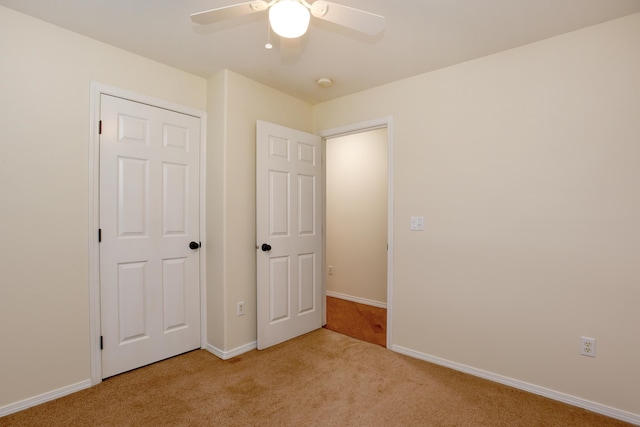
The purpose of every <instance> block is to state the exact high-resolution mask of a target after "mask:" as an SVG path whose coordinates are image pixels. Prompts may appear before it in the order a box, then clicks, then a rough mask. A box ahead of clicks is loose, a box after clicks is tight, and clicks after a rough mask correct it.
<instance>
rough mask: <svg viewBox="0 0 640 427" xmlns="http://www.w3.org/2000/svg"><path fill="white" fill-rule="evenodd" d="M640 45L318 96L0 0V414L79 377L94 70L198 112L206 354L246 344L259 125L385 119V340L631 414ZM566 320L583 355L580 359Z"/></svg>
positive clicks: (608, 33)
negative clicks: (200, 72)
mask: <svg viewBox="0 0 640 427" xmlns="http://www.w3.org/2000/svg"><path fill="white" fill-rule="evenodd" d="M639 45H640V15H633V16H631V17H627V18H623V19H620V20H616V21H612V22H610V23H606V24H603V25H600V26H596V27H591V28H588V29H585V30H581V31H577V32H575V33H571V34H567V35H564V36H561V37H556V38H553V39H550V40H547V41H543V42H540V43H536V44H532V45H529V46H525V47H522V48H518V49H514V50H510V51H507V52H504V53H501V54H498V55H493V56H490V57H486V58H482V59H479V60H475V61H471V62H468V63H465V64H461V65H458V66H455V67H450V68H447V69H444V70H440V71H437V72H432V73H428V74H425V75H422V76H418V77H415V78H411V79H407V80H403V81H399V82H396V83H393V84H389V85H385V86H382V87H379V88H376V89H373V90H369V91H366V92H362V93H359V94H356V95H352V96H348V97H344V98H341V99H338V100H335V101H332V102H327V103H324V104H320V105H317V106H315V107H312V106H310V105H309V104H306V103H304V102H302V101H299V100H296V99H294V98H291V97H289V96H288V95H284V94H282V93H280V92H277V91H275V90H273V89H270V88H267V87H265V86H262V85H260V84H258V83H255V82H252V81H250V80H248V79H246V78H244V77H242V76H239V75H237V74H234V73H231V72H227V71H225V72H222V73H219V74H218V75H216V76H213V77H212V78H210V79H209V80H208V81H205V80H204V79H201V78H198V77H194V76H192V75H189V74H186V73H183V72H180V71H177V70H175V69H172V68H169V67H166V66H163V65H160V64H158V63H154V62H152V61H150V60H147V59H144V58H141V57H139V56H136V55H133V54H129V53H127V52H124V51H121V50H118V49H116V48H113V47H110V46H108V45H104V44H101V43H98V42H95V41H92V40H90V39H87V38H84V37H81V36H79V35H76V34H73V33H70V32H68V31H64V30H61V29H59V28H57V27H54V26H51V25H49V24H45V23H43V22H41V21H37V20H34V19H31V18H29V17H26V16H24V15H21V14H18V13H15V12H13V11H11V10H8V9H5V8H3V7H0V58H1V61H2V66H0V85H1V87H0V89H1V90H0V93H1V94H2V96H1V101H0V129H2V130H3V138H2V144H0V200H1V201H0V203H1V209H2V215H1V218H2V222H1V225H0V227H1V229H0V280H1V282H0V337H2V351H1V352H0V378H2V379H3V384H11V387H6V386H5V387H0V407H2V406H3V405H7V404H10V403H13V402H16V401H18V400H21V399H25V398H32V397H34V396H37V395H38V394H40V393H47V392H51V391H53V390H56V389H58V388H60V387H65V386H69V385H71V384H74V383H77V382H80V381H85V380H87V379H88V378H89V377H90V372H89V363H90V362H89V345H90V343H89V330H88V325H89V304H88V267H87V264H88V255H87V253H88V250H87V242H88V235H87V233H88V231H87V226H88V192H89V183H88V164H89V162H88V135H89V89H90V82H91V81H97V82H100V83H103V84H107V85H111V86H116V87H120V88H122V89H126V90H130V91H134V92H138V93H141V94H144V95H147V96H152V97H156V98H161V99H165V100H167V101H171V102H175V103H178V104H182V105H185V106H189V107H192V108H197V109H205V108H207V109H208V110H209V116H208V117H209V122H208V126H209V129H208V141H207V150H208V151H207V165H208V181H207V197H208V199H207V203H208V206H207V208H208V210H207V239H206V244H207V249H208V251H207V256H208V259H207V286H208V294H207V304H208V309H207V314H208V322H209V325H208V334H209V335H208V341H209V344H211V345H213V346H214V347H216V348H217V349H220V350H222V351H231V350H233V349H235V348H238V347H241V346H243V345H247V344H250V343H251V342H253V341H254V340H255V338H256V329H255V243H256V242H255V145H254V144H255V143H254V140H255V121H256V120H257V119H261V120H267V121H271V122H275V123H279V124H282V125H285V126H289V127H293V128H297V129H301V130H304V131H311V130H312V129H313V130H316V131H320V130H325V129H332V128H336V127H339V126H343V125H347V124H352V123H357V122H361V121H365V120H370V119H373V118H379V117H384V116H388V115H392V116H393V120H394V153H393V154H394V157H395V160H394V170H395V173H394V179H395V184H394V185H395V205H394V218H395V219H394V221H395V223H394V237H395V259H394V272H395V273H394V286H395V287H394V289H395V292H394V311H393V319H392V322H393V345H395V346H396V347H403V348H405V349H411V350H412V351H416V352H419V353H421V354H425V355H431V356H435V357H439V358H442V359H443V360H448V361H452V362H455V363H459V364H464V365H467V366H470V367H474V368H476V369H483V370H486V371H488V372H492V373H495V374H498V375H502V376H504V377H510V378H514V379H516V380H518V381H521V382H528V383H531V384H534V385H537V386H539V387H547V388H549V389H551V390H554V391H557V392H564V393H568V394H570V395H574V396H578V397H582V398H584V399H588V400H592V401H594V402H597V403H599V404H601V405H610V406H612V407H614V408H618V409H620V410H626V411H629V412H632V413H634V414H640V401H638V399H637V397H636V395H637V393H635V391H636V384H637V380H638V375H639V373H638V372H639V371H638V365H637V361H638V360H640V340H638V339H637V331H636V329H637V325H639V324H640V311H639V310H637V302H638V301H639V300H640V286H638V280H637V278H638V277H639V274H640V263H638V262H637V261H638V254H639V253H640V243H639V242H640V225H639V223H638V220H637V219H638V218H639V217H640V198H639V197H638V194H640V193H638V191H637V189H638V185H639V184H640V168H638V167H637V162H636V159H637V158H638V157H639V155H640V145H639V144H638V141H639V140H640V109H639V107H638V99H640V79H638V75H640V46H639ZM312 118H313V123H312V122H311V119H312ZM411 215H424V216H425V224H426V230H425V232H423V233H415V232H410V231H409V229H408V222H409V221H408V220H409V217H410V216H411ZM238 300H244V301H245V302H246V305H247V315H245V316H243V317H237V316H236V315H235V304H236V302H237V301H238ZM581 335H587V336H593V337H595V338H597V340H598V357H597V358H595V359H591V358H585V357H582V356H579V355H578V340H579V337H580V336H581ZM532 345H533V346H532Z"/></svg>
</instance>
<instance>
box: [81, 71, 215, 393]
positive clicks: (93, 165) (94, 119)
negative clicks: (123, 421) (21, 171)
mask: <svg viewBox="0 0 640 427" xmlns="http://www.w3.org/2000/svg"><path fill="white" fill-rule="evenodd" d="M103 94H104V95H111V96H115V97H118V98H123V99H128V100H130V101H134V102H138V103H141V104H147V105H151V106H154V107H159V108H163V109H165V110H171V111H175V112H177V113H182V114H187V115H190V116H194V117H198V118H199V119H200V138H201V144H200V183H199V184H200V194H199V196H200V239H201V240H202V242H203V245H202V246H201V247H200V249H199V251H198V252H199V256H200V259H199V261H200V274H199V276H200V277H199V282H200V348H205V346H206V342H207V329H206V326H207V311H206V301H207V298H206V280H205V278H206V259H207V257H206V250H207V245H206V244H205V243H206V242H205V238H204V237H206V235H207V233H206V227H205V226H206V198H205V196H206V176H207V174H206V164H207V162H206V159H207V158H206V146H207V144H206V141H207V135H206V128H207V126H206V124H207V113H206V112H205V111H201V110H197V109H194V108H190V107H185V106H183V105H179V104H174V103H172V102H169V101H165V100H162V99H157V98H153V97H149V96H146V95H141V94H138V93H135V92H130V91H127V90H124V89H119V88H116V87H112V86H107V85H103V84H101V83H96V82H91V90H90V95H91V99H90V107H89V108H90V110H89V159H88V161H89V168H88V172H89V195H88V196H89V218H88V225H89V230H88V236H89V241H88V245H89V246H88V252H89V340H90V341H89V342H90V356H91V385H96V384H98V383H100V382H102V354H101V353H100V246H99V244H98V228H99V227H100V145H99V144H100V138H99V135H98V131H99V124H100V96H101V95H103Z"/></svg>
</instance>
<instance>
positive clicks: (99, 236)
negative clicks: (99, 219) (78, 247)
mask: <svg viewBox="0 0 640 427" xmlns="http://www.w3.org/2000/svg"><path fill="white" fill-rule="evenodd" d="M100 242H102V228H98V243H100Z"/></svg>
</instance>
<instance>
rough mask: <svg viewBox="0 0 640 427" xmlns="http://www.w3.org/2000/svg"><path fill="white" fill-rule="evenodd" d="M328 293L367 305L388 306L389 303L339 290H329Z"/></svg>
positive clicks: (334, 296)
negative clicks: (343, 292) (347, 293)
mask: <svg viewBox="0 0 640 427" xmlns="http://www.w3.org/2000/svg"><path fill="white" fill-rule="evenodd" d="M326 293H327V296H328V297H333V298H340V299H344V300H347V301H351V302H357V303H358V304H365V305H370V306H373V307H378V308H387V303H385V302H380V301H374V300H370V299H366V298H360V297H354V296H351V295H346V294H341V293H339V292H332V291H327V292H326Z"/></svg>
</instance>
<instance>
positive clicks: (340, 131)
mask: <svg viewBox="0 0 640 427" xmlns="http://www.w3.org/2000/svg"><path fill="white" fill-rule="evenodd" d="M381 128H387V191H388V193H387V243H388V245H389V246H388V248H387V348H392V347H393V339H392V337H393V333H392V332H393V328H392V320H393V316H392V312H393V116H386V117H381V118H378V119H372V120H367V121H364V122H359V123H353V124H350V125H346V126H341V127H337V128H333V129H327V130H323V131H320V132H318V135H320V136H321V137H322V168H323V170H322V174H323V177H324V178H323V179H326V173H325V172H326V170H325V168H326V140H327V139H330V138H336V137H339V136H345V135H350V134H354V133H360V132H366V131H370V130H375V129H381ZM322 197H323V203H325V202H326V200H325V199H326V185H324V186H323V194H322ZM324 206H325V209H326V203H325V204H324ZM326 228H327V225H326V215H323V229H324V230H326ZM323 239H324V241H323V242H322V249H323V251H324V250H326V232H325V233H323ZM323 257H324V258H323V259H325V260H326V254H323ZM325 267H326V266H325ZM325 271H326V268H325ZM323 277H324V276H323ZM322 286H323V295H326V294H327V289H326V285H325V283H324V280H323V282H322ZM322 321H323V324H326V323H327V305H326V304H323V314H322Z"/></svg>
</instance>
